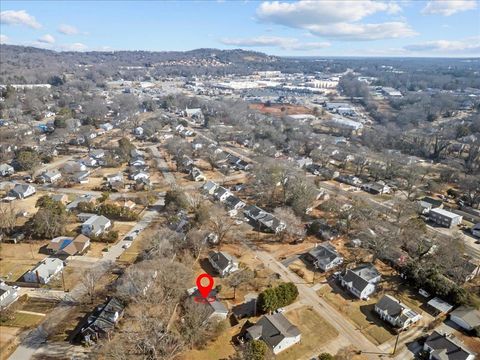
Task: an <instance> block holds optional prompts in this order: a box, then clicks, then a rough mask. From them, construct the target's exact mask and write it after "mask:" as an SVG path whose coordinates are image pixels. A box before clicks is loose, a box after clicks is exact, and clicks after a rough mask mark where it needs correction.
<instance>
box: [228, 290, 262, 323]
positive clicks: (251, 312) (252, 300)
mask: <svg viewBox="0 0 480 360" xmlns="http://www.w3.org/2000/svg"><path fill="white" fill-rule="evenodd" d="M244 299H245V300H244V302H243V303H241V304H238V305H235V306H233V307H232V314H233V315H234V316H235V318H236V319H237V320H240V319H243V318H246V317H251V316H255V315H256V314H257V300H258V294H255V293H248V294H246V295H245V297H244Z"/></svg>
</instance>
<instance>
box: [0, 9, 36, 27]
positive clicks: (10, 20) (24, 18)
mask: <svg viewBox="0 0 480 360" xmlns="http://www.w3.org/2000/svg"><path fill="white" fill-rule="evenodd" d="M0 23H2V24H6V25H25V26H28V27H30V28H32V29H40V28H41V27H42V25H41V24H40V23H39V22H38V21H37V20H36V19H35V17H33V16H32V15H30V14H29V13H27V12H26V11H25V10H5V11H2V12H0Z"/></svg>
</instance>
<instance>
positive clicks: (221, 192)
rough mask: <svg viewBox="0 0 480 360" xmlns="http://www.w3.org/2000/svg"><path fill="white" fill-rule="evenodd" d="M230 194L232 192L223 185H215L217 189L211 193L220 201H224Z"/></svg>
mask: <svg viewBox="0 0 480 360" xmlns="http://www.w3.org/2000/svg"><path fill="white" fill-rule="evenodd" d="M232 195H233V194H232V193H231V192H230V191H229V190H228V189H225V188H224V187H223V186H219V187H217V189H216V190H215V192H214V193H213V196H214V197H215V199H217V200H218V201H220V202H224V201H225V200H227V198H228V197H229V196H232Z"/></svg>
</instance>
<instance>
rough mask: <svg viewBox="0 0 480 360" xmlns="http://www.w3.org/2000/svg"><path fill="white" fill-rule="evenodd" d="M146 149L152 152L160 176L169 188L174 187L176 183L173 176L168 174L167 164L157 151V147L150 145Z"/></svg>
mask: <svg viewBox="0 0 480 360" xmlns="http://www.w3.org/2000/svg"><path fill="white" fill-rule="evenodd" d="M148 148H149V149H150V151H151V152H152V155H153V157H154V158H155V162H156V163H157V168H158V170H160V171H161V172H162V175H163V177H164V178H165V180H166V181H167V182H168V184H169V185H170V186H176V185H177V181H176V180H175V176H173V174H172V173H171V172H170V169H169V168H168V164H167V162H166V161H165V159H164V157H163V156H162V154H160V151H158V146H157V145H152V146H149V147H148Z"/></svg>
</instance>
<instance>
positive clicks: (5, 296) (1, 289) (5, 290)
mask: <svg viewBox="0 0 480 360" xmlns="http://www.w3.org/2000/svg"><path fill="white" fill-rule="evenodd" d="M17 289H18V287H17V286H9V285H7V284H5V282H3V281H0V309H5V308H6V307H7V306H9V305H10V304H11V303H13V302H14V301H15V300H17V299H18V293H17Z"/></svg>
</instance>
